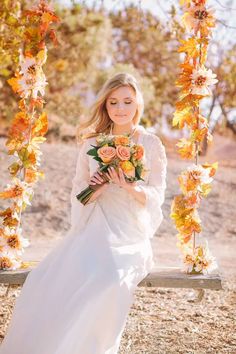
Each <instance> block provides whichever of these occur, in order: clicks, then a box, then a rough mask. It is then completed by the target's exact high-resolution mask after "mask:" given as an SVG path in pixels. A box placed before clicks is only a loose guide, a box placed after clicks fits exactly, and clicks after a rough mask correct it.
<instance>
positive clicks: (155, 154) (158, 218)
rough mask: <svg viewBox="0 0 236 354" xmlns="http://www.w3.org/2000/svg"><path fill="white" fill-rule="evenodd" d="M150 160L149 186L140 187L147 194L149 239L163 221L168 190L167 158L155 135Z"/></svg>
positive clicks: (145, 207)
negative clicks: (163, 210) (163, 207)
mask: <svg viewBox="0 0 236 354" xmlns="http://www.w3.org/2000/svg"><path fill="white" fill-rule="evenodd" d="M152 140H153V141H152V143H151V146H150V149H151V158H150V175H149V179H148V183H147V185H139V187H140V188H141V189H142V190H143V191H144V192H145V195H146V204H145V206H144V207H141V208H144V209H145V212H146V216H147V218H148V220H146V225H148V226H147V227H148V234H149V237H150V238H151V237H153V236H154V234H155V232H156V230H157V229H158V227H159V226H160V224H161V222H162V220H163V213H162V209H161V206H162V204H163V203H164V199H165V189H166V170H167V158H166V153H165V148H164V145H163V144H162V142H161V140H160V138H158V137H157V136H155V135H153V136H152Z"/></svg>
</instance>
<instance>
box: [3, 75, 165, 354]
mask: <svg viewBox="0 0 236 354" xmlns="http://www.w3.org/2000/svg"><path fill="white" fill-rule="evenodd" d="M142 113H143V99H142V94H141V92H140V90H139V88H138V85H137V82H136V80H135V78H134V77H133V76H132V75H129V74H126V73H120V74H117V75H115V76H114V77H112V78H111V79H110V80H108V81H107V82H106V83H105V84H104V86H103V87H102V89H101V91H100V92H99V94H98V96H97V100H96V102H95V104H94V106H93V109H92V114H91V118H90V119H89V121H88V122H87V123H86V124H84V126H83V127H82V129H83V131H84V129H85V128H88V129H89V128H90V129H91V128H92V129H93V133H90V134H87V135H86V138H85V137H84V139H82V142H81V143H80V144H79V146H78V160H77V166H76V175H75V177H74V179H73V183H72V192H71V206H72V208H71V228H70V230H69V231H68V233H67V234H66V237H65V238H64V239H63V240H62V241H61V242H60V243H59V244H58V245H57V247H55V248H54V249H53V251H52V252H50V253H49V254H48V255H47V256H46V257H45V258H44V259H43V260H42V261H41V262H40V263H39V265H38V266H37V267H36V268H35V269H33V270H32V271H31V272H30V274H29V275H28V277H27V279H26V281H25V283H24V286H23V287H22V290H21V294H20V296H19V298H17V300H16V303H15V308H14V312H13V315H12V319H11V322H10V325H9V327H8V331H7V335H6V336H5V339H4V341H3V343H2V345H1V346H0V354H115V353H118V348H119V344H120V340H121V336H122V332H123V330H124V327H125V323H126V319H127V316H128V313H129V310H130V307H131V305H132V302H133V299H134V297H133V294H134V290H135V288H136V287H137V285H138V284H139V282H140V281H141V280H142V279H143V278H145V277H146V275H147V274H148V273H149V272H150V270H151V268H152V266H153V258H152V256H153V255H152V248H151V244H150V239H151V238H152V237H153V235H154V233H155V231H156V230H157V228H158V227H159V225H160V223H161V221H162V219H163V214H162V210H161V205H162V204H163V201H164V193H165V188H166V166H167V160H166V154H165V149H164V146H163V145H162V143H161V141H160V139H159V138H158V137H157V136H155V135H154V134H151V133H148V132H147V131H146V130H145V129H144V128H142V127H141V126H140V125H139V121H140V118H141V115H142ZM101 132H104V133H107V134H108V133H110V134H112V135H117V134H118V135H120V134H125V133H129V134H130V136H131V138H132V139H133V141H134V142H136V143H139V144H142V145H143V146H144V148H145V154H146V162H145V163H146V168H148V170H149V171H148V173H147V174H146V176H145V181H138V182H135V183H128V182H126V180H125V178H124V174H123V172H122V171H121V170H119V171H118V172H116V171H115V170H113V169H110V170H109V172H107V177H108V178H109V182H110V183H106V184H104V185H103V186H101V187H100V189H98V190H97V191H96V192H95V193H94V194H93V196H92V197H91V199H90V201H89V203H88V204H87V205H85V206H84V205H83V204H82V203H80V202H79V201H78V200H77V199H76V195H77V194H78V193H79V192H80V191H81V190H82V189H84V188H85V187H87V186H88V184H99V183H102V178H101V176H100V174H99V172H98V163H97V162H96V161H95V160H94V159H93V158H92V156H89V155H88V154H86V152H87V151H88V150H89V149H90V148H91V145H93V144H96V140H95V139H96V136H97V135H98V133H101Z"/></svg>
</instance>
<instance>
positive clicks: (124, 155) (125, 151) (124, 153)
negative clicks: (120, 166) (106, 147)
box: [116, 145, 130, 161]
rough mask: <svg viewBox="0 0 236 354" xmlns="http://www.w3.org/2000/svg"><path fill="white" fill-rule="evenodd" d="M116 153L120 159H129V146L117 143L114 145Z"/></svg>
mask: <svg viewBox="0 0 236 354" xmlns="http://www.w3.org/2000/svg"><path fill="white" fill-rule="evenodd" d="M116 154H117V156H118V157H119V159H121V160H122V161H126V160H129V159H130V148H129V147H128V146H121V145H118V146H117V147H116Z"/></svg>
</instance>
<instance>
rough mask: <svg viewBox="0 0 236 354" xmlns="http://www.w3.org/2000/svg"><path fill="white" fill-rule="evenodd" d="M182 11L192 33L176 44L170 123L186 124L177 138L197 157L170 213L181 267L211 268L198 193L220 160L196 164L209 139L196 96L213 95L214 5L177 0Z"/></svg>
mask: <svg viewBox="0 0 236 354" xmlns="http://www.w3.org/2000/svg"><path fill="white" fill-rule="evenodd" d="M180 4H181V5H182V6H183V10H184V14H183V17H182V22H183V25H184V27H185V29H186V31H187V33H190V37H189V38H187V39H186V40H181V45H180V47H179V49H178V51H179V53H184V54H185V57H184V62H183V63H181V64H180V69H181V72H180V74H179V78H178V80H177V81H176V85H177V87H179V88H180V94H179V100H178V101H177V103H176V110H175V112H174V117H173V121H172V125H173V126H177V127H178V128H179V129H183V128H184V127H185V126H187V127H188V128H189V130H190V137H189V138H188V139H186V138H182V139H180V141H179V142H178V143H177V144H176V146H177V147H178V153H179V155H180V157H181V158H183V159H195V163H193V164H192V165H191V166H189V167H188V168H187V170H186V171H183V172H182V173H181V175H180V176H179V177H178V182H179V185H180V189H181V191H182V194H179V195H177V196H176V197H175V198H174V200H173V202H172V205H171V214H170V216H171V218H172V219H173V221H174V223H175V227H176V229H177V230H178V232H179V233H178V234H177V239H178V242H177V246H178V248H179V249H180V251H181V252H182V260H183V270H184V271H187V272H188V273H193V274H194V273H203V274H205V273H209V272H210V271H212V270H213V269H215V268H216V267H217V264H216V261H215V258H214V257H213V256H212V255H211V254H210V251H209V249H208V243H207V241H205V245H198V246H196V240H195V237H196V234H199V233H201V231H202V226H201V220H200V217H199V214H198V210H197V209H198V208H199V206H200V201H201V199H202V198H205V197H207V195H208V194H209V192H210V191H211V182H212V180H213V178H212V177H213V176H214V174H215V172H216V170H217V168H218V163H217V162H215V163H212V164H209V163H205V164H202V165H200V164H198V155H199V152H200V151H201V143H202V142H203V140H204V139H207V142H208V143H211V142H212V135H211V134H210V132H209V129H208V128H209V126H208V122H207V119H206V118H205V117H203V116H202V115H201V113H200V101H201V100H202V99H203V98H204V97H206V96H209V95H211V89H210V86H211V85H213V84H215V83H217V81H218V80H217V79H216V75H215V74H214V73H213V72H212V71H211V69H207V68H206V67H205V62H206V58H207V48H208V44H209V39H210V35H211V31H212V28H213V27H214V26H215V17H214V11H213V10H212V9H209V8H208V7H207V1H206V0H180Z"/></svg>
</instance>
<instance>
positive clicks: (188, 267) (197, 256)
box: [181, 240, 218, 274]
mask: <svg viewBox="0 0 236 354" xmlns="http://www.w3.org/2000/svg"><path fill="white" fill-rule="evenodd" d="M181 249H182V252H183V262H184V266H183V270H184V271H186V272H187V273H192V272H197V273H202V274H208V273H210V272H212V271H213V270H215V269H217V268H218V265H217V262H216V259H215V257H213V256H212V254H211V253H210V250H209V247H208V242H207V240H205V245H199V246H197V247H195V249H194V250H193V247H192V244H191V242H188V243H187V244H182V245H181Z"/></svg>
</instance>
